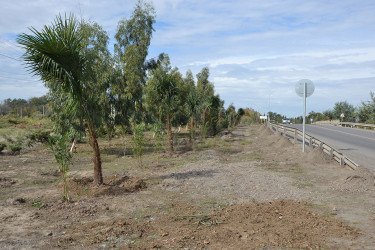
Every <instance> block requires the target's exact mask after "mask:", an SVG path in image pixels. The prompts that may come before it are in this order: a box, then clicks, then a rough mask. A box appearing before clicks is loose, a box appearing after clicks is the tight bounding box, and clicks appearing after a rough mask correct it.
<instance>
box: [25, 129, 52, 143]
mask: <svg viewBox="0 0 375 250" xmlns="http://www.w3.org/2000/svg"><path fill="white" fill-rule="evenodd" d="M50 133H51V131H49V130H35V131H33V132H31V133H30V134H28V135H27V138H28V139H30V140H31V141H32V142H41V143H47V142H48V140H49V138H50Z"/></svg>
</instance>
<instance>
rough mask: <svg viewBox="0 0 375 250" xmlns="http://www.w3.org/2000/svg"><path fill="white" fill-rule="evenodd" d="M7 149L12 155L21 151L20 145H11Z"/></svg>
mask: <svg viewBox="0 0 375 250" xmlns="http://www.w3.org/2000/svg"><path fill="white" fill-rule="evenodd" d="M9 148H10V150H11V151H12V152H13V153H19V152H20V151H21V150H22V145H20V144H12V145H10V146H9Z"/></svg>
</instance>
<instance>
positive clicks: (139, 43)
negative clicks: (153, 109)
mask: <svg viewBox="0 0 375 250" xmlns="http://www.w3.org/2000/svg"><path fill="white" fill-rule="evenodd" d="M154 23H155V11H154V8H153V6H152V5H151V4H148V3H146V2H144V1H138V3H137V5H136V7H135V9H134V11H133V13H132V16H131V17H130V18H129V19H125V18H124V19H123V20H121V21H120V22H119V24H118V27H117V33H116V35H115V39H116V44H115V45H114V51H115V58H116V60H117V64H118V69H117V72H120V74H119V77H118V79H117V80H116V81H114V82H113V84H112V87H111V93H112V94H113V101H114V106H115V117H116V120H117V121H120V122H121V123H122V124H124V123H128V120H129V119H131V120H132V121H133V122H136V123H138V122H140V121H142V120H143V119H144V117H143V116H142V114H144V112H142V111H143V104H142V103H143V99H142V97H143V87H144V85H145V83H146V63H145V62H146V57H147V55H148V47H149V46H150V43H151V37H152V32H153V31H154V28H153V25H154Z"/></svg>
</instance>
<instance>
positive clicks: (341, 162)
mask: <svg viewBox="0 0 375 250" xmlns="http://www.w3.org/2000/svg"><path fill="white" fill-rule="evenodd" d="M344 164H345V161H344V158H343V157H340V166H342V165H344Z"/></svg>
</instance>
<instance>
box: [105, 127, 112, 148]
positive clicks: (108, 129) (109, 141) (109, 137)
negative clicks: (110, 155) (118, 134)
mask: <svg viewBox="0 0 375 250" xmlns="http://www.w3.org/2000/svg"><path fill="white" fill-rule="evenodd" d="M105 126H106V128H107V136H108V147H110V146H111V140H112V128H111V126H110V125H108V124H106V125H105Z"/></svg>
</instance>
